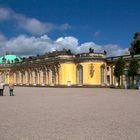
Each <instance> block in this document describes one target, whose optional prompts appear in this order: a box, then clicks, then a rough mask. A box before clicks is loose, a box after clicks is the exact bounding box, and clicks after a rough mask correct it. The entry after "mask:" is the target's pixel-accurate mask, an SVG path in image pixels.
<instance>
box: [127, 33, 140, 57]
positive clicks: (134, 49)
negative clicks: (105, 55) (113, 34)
mask: <svg viewBox="0 0 140 140" xmlns="http://www.w3.org/2000/svg"><path fill="white" fill-rule="evenodd" d="M129 52H130V54H131V55H132V56H133V55H135V54H140V32H136V33H135V34H134V38H133V41H132V42H131V47H130V48H129Z"/></svg>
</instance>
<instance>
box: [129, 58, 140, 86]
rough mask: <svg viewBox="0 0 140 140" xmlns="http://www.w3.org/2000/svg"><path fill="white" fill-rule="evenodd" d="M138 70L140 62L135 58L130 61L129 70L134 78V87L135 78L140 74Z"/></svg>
mask: <svg viewBox="0 0 140 140" xmlns="http://www.w3.org/2000/svg"><path fill="white" fill-rule="evenodd" d="M138 68H139V63H138V60H136V59H135V58H133V59H132V60H131V61H130V64H129V70H128V72H129V75H130V76H131V77H132V87H134V79H135V76H136V75H137V73H138Z"/></svg>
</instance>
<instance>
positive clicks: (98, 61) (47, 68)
mask: <svg viewBox="0 0 140 140" xmlns="http://www.w3.org/2000/svg"><path fill="white" fill-rule="evenodd" d="M128 58H129V57H128ZM115 59H117V57H107V56H106V52H104V53H96V52H89V53H80V54H72V53H71V51H70V50H63V51H54V52H51V53H46V54H44V55H37V56H29V57H28V58H20V57H18V56H16V55H15V54H13V53H6V54H5V55H3V56H1V57H0V82H3V83H5V84H9V83H13V84H15V85H20V86H22V85H23V86H25V85H26V86H110V85H115V84H116V80H115V77H114V75H113V70H114V62H113V61H114V60H115ZM138 59H139V60H140V56H138ZM126 79H127V77H126V75H124V76H122V78H121V80H122V82H121V83H122V85H124V82H125V81H126Z"/></svg>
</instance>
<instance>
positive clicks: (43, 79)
mask: <svg viewBox="0 0 140 140" xmlns="http://www.w3.org/2000/svg"><path fill="white" fill-rule="evenodd" d="M42 84H43V85H45V84H46V70H45V68H43V69H42Z"/></svg>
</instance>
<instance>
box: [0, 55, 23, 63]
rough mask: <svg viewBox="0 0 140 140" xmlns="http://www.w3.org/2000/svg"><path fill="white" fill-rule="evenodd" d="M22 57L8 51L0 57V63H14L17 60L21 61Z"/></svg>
mask: <svg viewBox="0 0 140 140" xmlns="http://www.w3.org/2000/svg"><path fill="white" fill-rule="evenodd" d="M21 61H22V59H21V58H20V57H18V56H16V55H15V54H13V53H6V54H5V55H3V56H1V57H0V64H13V63H15V62H21Z"/></svg>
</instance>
